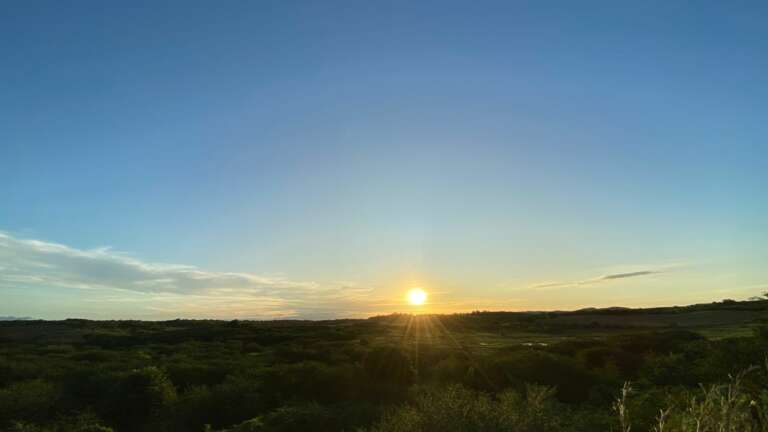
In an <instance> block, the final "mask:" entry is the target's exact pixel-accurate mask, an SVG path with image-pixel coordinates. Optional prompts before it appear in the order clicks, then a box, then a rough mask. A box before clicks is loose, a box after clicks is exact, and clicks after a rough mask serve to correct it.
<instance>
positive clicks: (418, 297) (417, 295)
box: [406, 288, 427, 306]
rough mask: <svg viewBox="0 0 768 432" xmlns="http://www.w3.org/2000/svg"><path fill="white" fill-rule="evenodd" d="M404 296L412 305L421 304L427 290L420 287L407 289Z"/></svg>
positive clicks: (425, 298) (424, 299)
mask: <svg viewBox="0 0 768 432" xmlns="http://www.w3.org/2000/svg"><path fill="white" fill-rule="evenodd" d="M406 298H407V299H408V303H410V304H412V305H414V306H419V305H423V304H424V302H426V301H427V292H426V291H424V290H423V289H421V288H412V289H410V290H408V294H407V295H406Z"/></svg>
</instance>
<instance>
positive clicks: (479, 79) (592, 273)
mask: <svg viewBox="0 0 768 432" xmlns="http://www.w3.org/2000/svg"><path fill="white" fill-rule="evenodd" d="M621 3H622V2H579V3H578V4H577V3H573V2H527V3H524V2H446V1H441V2H351V1H350V2H335V1H328V2H298V1H296V2H285V1H280V2H267V1H263V2H236V1H231V2H223V3H218V4H216V5H213V4H211V3H209V2H190V1H185V2H146V3H142V2H131V3H130V4H118V3H116V2H83V1H78V2H71V3H69V4H66V5H64V4H61V3H60V2H34V3H30V2H4V3H3V5H2V6H0V52H2V53H3V55H2V56H0V95H2V96H1V100H2V102H3V103H2V104H0V232H2V236H0V257H2V258H3V259H2V260H0V292H3V294H4V295H3V297H4V301H3V304H2V305H0V315H31V316H37V317H44V318H63V317H67V316H85V317H93V318H99V317H112V316H115V317H136V318H173V317H176V316H193V317H221V318H228V317H241V318H244V317H254V318H261V317H296V316H300V317H310V318H318V317H333V316H365V315H369V314H372V313H381V312H391V311H395V310H411V309H409V308H408V306H407V305H404V304H403V302H402V295H403V293H404V292H405V290H407V289H408V288H409V287H411V286H423V287H424V288H425V289H426V290H427V291H428V292H429V293H430V301H429V305H428V306H427V307H425V308H423V310H429V311H458V310H473V309H516V310H519V309H565V308H577V307H583V306H610V305H617V304H621V305H629V306H642V305H658V304H682V303H690V302H697V301H712V300H716V299H721V298H724V297H736V298H745V297H748V296H750V295H754V294H757V293H760V292H762V291H765V290H768V265H766V263H768V217H766V214H768V192H766V188H767V187H768V143H766V136H768V133H767V132H768V122H766V121H765V119H766V118H768V102H767V101H768V85H767V84H768V82H766V76H768V55H766V52H768V27H766V26H765V22H766V20H767V19H768V7H767V6H766V4H765V3H764V2H739V4H731V3H726V2H697V4H696V5H695V6H692V5H686V4H683V3H677V2H642V3H640V2H635V3H636V4H632V3H630V2H623V4H621ZM3 262H4V263H5V264H3ZM615 275H630V276H624V277H613V276H615Z"/></svg>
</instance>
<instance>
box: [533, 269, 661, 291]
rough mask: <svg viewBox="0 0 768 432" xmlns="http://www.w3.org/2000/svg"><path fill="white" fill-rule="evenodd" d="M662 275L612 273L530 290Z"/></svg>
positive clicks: (534, 287)
mask: <svg viewBox="0 0 768 432" xmlns="http://www.w3.org/2000/svg"><path fill="white" fill-rule="evenodd" d="M661 273H665V271H664V270H640V271H633V272H624V273H612V274H607V275H602V276H598V277H595V278H591V279H584V280H580V281H571V282H544V283H540V284H535V285H531V286H530V287H529V288H531V289H543V288H566V287H574V286H584V285H594V284H598V283H602V282H608V281H613V280H617V279H627V278H635V277H640V276H649V275H655V274H661Z"/></svg>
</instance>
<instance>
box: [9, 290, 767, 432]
mask: <svg viewBox="0 0 768 432" xmlns="http://www.w3.org/2000/svg"><path fill="white" fill-rule="evenodd" d="M767 319H768V301H762V300H761V301H758V300H755V301H749V302H733V301H728V302H722V303H714V304H708V305H695V306H688V307H672V308H656V309H637V310H635V309H619V308H614V309H601V310H583V311H577V312H526V313H510V312H475V313H471V314H457V315H441V316H410V315H389V316H381V317H374V318H370V319H367V320H335V321H317V322H312V321H271V322H259V321H229V322H226V321H189V320H174V321H165V322H139V321H87V320H66V321H7V322H2V323H0V430H7V431H19V432H20V431H29V432H42V431H45V432H86V431H88V432H106V431H117V432H138V431H148V432H171V431H191V432H202V431H217V432H243V431H310V430H311V431H368V432H395V431H398V432H400V431H402V432H409V431H425V432H426V431H441V432H443V431H515V432H547V431H621V432H628V431H630V430H631V431H658V432H688V431H699V432H706V431H734V432H735V431H768V418H766V413H768V370H766V367H765V355H766V353H767V352H768V327H766V325H765V322H766V320H767Z"/></svg>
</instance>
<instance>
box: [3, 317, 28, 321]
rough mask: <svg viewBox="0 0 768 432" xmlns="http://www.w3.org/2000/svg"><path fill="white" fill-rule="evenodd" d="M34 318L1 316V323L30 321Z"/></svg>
mask: <svg viewBox="0 0 768 432" xmlns="http://www.w3.org/2000/svg"><path fill="white" fill-rule="evenodd" d="M31 319H33V318H32V317H16V316H0V321H29V320H31Z"/></svg>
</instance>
